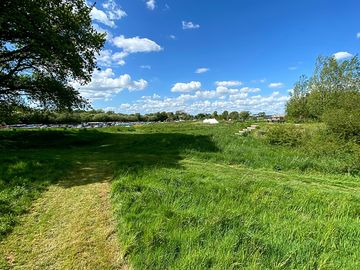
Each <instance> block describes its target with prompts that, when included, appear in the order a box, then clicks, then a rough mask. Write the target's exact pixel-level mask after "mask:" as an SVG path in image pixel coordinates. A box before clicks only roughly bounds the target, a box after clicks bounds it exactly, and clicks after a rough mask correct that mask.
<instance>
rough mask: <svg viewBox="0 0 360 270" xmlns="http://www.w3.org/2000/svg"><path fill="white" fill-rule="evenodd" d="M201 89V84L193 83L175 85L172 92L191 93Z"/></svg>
mask: <svg viewBox="0 0 360 270" xmlns="http://www.w3.org/2000/svg"><path fill="white" fill-rule="evenodd" d="M200 88H201V83H200V82H196V81H192V82H189V83H175V84H174V86H173V87H172V88H171V92H183V93H184V92H191V91H195V90H199V89H200Z"/></svg>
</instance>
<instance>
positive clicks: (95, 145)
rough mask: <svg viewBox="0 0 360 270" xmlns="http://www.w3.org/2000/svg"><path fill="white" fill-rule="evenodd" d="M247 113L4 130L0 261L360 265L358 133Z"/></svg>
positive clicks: (9, 264)
mask: <svg viewBox="0 0 360 270" xmlns="http://www.w3.org/2000/svg"><path fill="white" fill-rule="evenodd" d="M246 125H249V123H246V124H245V123H221V124H219V125H214V126H209V125H203V124H200V123H159V124H151V125H143V126H135V127H131V128H126V127H122V128H108V129H106V128H104V129H98V130H36V131H23V130H17V131H1V132H0V151H1V156H0V203H1V204H0V241H1V245H0V256H1V258H0V268H1V269H3V268H4V269H8V268H9V269H11V268H16V267H18V268H20V269H44V268H46V269H69V267H70V266H71V267H70V268H71V269H120V268H123V269H359V268H360V261H359V259H358V258H359V257H360V219H359V217H360V193H359V191H360V183H359V180H360V177H359V176H358V171H357V168H358V167H357V159H356V157H354V152H353V150H352V148H351V147H352V146H351V145H350V144H349V145H348V144H342V143H339V142H338V141H336V140H333V139H332V138H331V137H327V139H326V140H325V139H324V137H323V136H325V135H324V134H325V133H326V132H325V131H324V130H325V128H324V127H323V126H322V125H320V124H306V125H303V126H301V127H300V128H301V129H303V130H306V134H307V136H308V137H306V136H305V137H304V139H303V141H300V142H297V143H296V144H292V143H291V142H292V141H290V143H269V140H267V139H266V138H264V137H263V136H262V135H261V134H262V133H261V132H259V131H255V132H253V133H252V134H251V135H249V136H245V137H239V136H236V135H234V133H235V132H237V131H239V130H240V129H241V128H242V127H244V126H246ZM261 126H262V127H261V129H260V131H261V130H262V129H266V128H268V125H266V124H262V125H261ZM285 126H288V125H287V124H286V125H284V127H285ZM289 126H290V124H289ZM290 128H292V127H290ZM294 128H295V126H294ZM296 128H299V127H298V126H297V127H296ZM309 138H311V139H309ZM107 198H109V200H107ZM107 201H109V203H108V202H107ZM82 220H83V221H84V222H82ZM85 221H86V222H85ZM107 221H109V222H107ZM49 232H51V233H49ZM64 239H65V241H64ZM104 239H105V240H104ZM20 243H21V244H20ZM34 243H38V244H37V246H36V247H37V248H36V249H32V248H31V247H32V246H33V245H34ZM94 250H95V251H96V252H94ZM89 254H90V255H91V256H90V255H89ZM79 262H82V263H83V264H81V265H80V264H79Z"/></svg>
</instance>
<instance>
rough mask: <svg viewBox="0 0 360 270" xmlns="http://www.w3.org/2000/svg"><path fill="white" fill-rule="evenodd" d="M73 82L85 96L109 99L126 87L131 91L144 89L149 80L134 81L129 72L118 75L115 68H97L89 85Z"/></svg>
mask: <svg viewBox="0 0 360 270" xmlns="http://www.w3.org/2000/svg"><path fill="white" fill-rule="evenodd" d="M71 84H72V86H73V87H75V88H76V89H79V91H80V94H81V95H82V96H83V97H85V98H88V99H90V100H95V99H105V100H109V99H111V97H112V96H114V95H115V94H117V93H120V92H121V91H123V90H124V89H128V90H129V91H130V92H132V91H139V90H143V89H145V88H146V87H147V85H148V82H147V81H145V80H144V79H140V80H138V81H134V80H132V78H131V76H130V75H129V74H124V75H120V76H118V77H116V76H115V73H114V72H113V70H112V69H111V68H107V69H105V70H102V71H99V70H95V71H94V73H93V75H92V78H91V82H90V83H89V84H87V85H80V84H79V83H78V82H73V83H71Z"/></svg>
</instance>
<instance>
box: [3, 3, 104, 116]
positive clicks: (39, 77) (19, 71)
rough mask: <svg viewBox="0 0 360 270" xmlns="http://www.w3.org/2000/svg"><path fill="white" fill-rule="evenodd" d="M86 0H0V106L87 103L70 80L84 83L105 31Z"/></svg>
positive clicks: (58, 106) (64, 106) (59, 106)
mask: <svg viewBox="0 0 360 270" xmlns="http://www.w3.org/2000/svg"><path fill="white" fill-rule="evenodd" d="M91 8H92V7H90V6H87V5H86V3H85V1H84V0H2V1H0V106H2V107H4V106H5V107H6V106H11V105H13V104H16V105H23V106H29V105H30V104H32V105H34V104H35V105H37V106H40V107H45V108H53V109H71V108H84V107H85V106H86V105H87V102H86V100H84V99H83V98H82V97H81V96H80V94H79V92H78V91H77V90H76V89H74V88H73V87H72V86H71V84H69V82H71V81H75V80H76V81H79V82H80V83H81V84H86V83H88V82H89V81H90V80H91V74H92V72H93V70H94V68H96V54H97V53H99V51H100V50H101V48H102V47H103V45H104V42H105V35H104V34H101V33H98V32H96V30H95V29H94V28H93V27H92V24H91V17H90V11H91Z"/></svg>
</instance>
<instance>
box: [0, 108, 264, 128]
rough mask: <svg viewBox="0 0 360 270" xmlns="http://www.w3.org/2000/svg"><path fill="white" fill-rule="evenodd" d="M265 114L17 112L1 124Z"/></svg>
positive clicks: (227, 117)
mask: <svg viewBox="0 0 360 270" xmlns="http://www.w3.org/2000/svg"><path fill="white" fill-rule="evenodd" d="M264 117H265V113H258V114H254V115H252V114H250V112H245V111H244V112H235V111H234V112H230V113H229V112H228V111H224V112H223V113H221V114H218V113H217V112H216V111H215V112H213V113H212V114H209V113H208V114H204V113H199V114H196V115H191V114H188V113H186V112H184V111H177V112H175V113H174V112H157V113H149V114H144V115H142V114H140V113H135V114H123V113H115V112H112V111H108V112H105V111H103V110H87V111H85V110H76V111H72V112H66V111H49V110H39V109H28V108H26V109H24V108H22V109H19V108H18V109H17V110H16V111H13V112H12V114H11V115H10V116H9V117H8V118H7V119H6V120H5V119H2V120H1V121H0V123H2V124H4V123H6V124H18V123H21V124H37V123H39V124H51V123H57V124H60V123H61V124H64V123H82V122H137V121H144V122H165V121H167V122H171V121H179V120H184V121H186V120H187V121H189V120H202V119H205V118H216V119H218V120H225V121H228V120H230V119H231V120H232V121H246V120H249V119H263V118H264Z"/></svg>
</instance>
